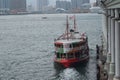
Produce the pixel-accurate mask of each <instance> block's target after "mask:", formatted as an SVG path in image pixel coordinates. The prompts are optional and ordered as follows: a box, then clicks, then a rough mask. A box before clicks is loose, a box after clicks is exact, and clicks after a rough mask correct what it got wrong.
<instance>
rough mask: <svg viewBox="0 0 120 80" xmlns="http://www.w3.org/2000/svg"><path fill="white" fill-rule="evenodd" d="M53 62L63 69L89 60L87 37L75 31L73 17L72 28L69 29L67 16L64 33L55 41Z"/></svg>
mask: <svg viewBox="0 0 120 80" xmlns="http://www.w3.org/2000/svg"><path fill="white" fill-rule="evenodd" d="M54 45H55V57H54V62H55V63H60V64H62V65H63V66H64V67H70V66H72V65H73V64H76V63H78V62H83V61H87V60H88V59H89V46H88V37H87V35H86V34H85V33H82V34H80V33H79V32H77V31H76V20H75V16H74V28H73V29H69V23H68V16H67V20H66V31H65V33H63V34H62V35H61V36H60V37H58V38H57V39H55V41H54Z"/></svg>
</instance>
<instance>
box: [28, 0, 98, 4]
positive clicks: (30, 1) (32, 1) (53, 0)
mask: <svg viewBox="0 0 120 80" xmlns="http://www.w3.org/2000/svg"><path fill="white" fill-rule="evenodd" d="M55 1H56V0H49V5H55ZM68 1H70V0H68ZM95 1H96V0H90V3H93V2H95ZM34 3H35V0H27V4H34Z"/></svg>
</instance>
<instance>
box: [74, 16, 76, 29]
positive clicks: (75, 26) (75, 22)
mask: <svg viewBox="0 0 120 80" xmlns="http://www.w3.org/2000/svg"><path fill="white" fill-rule="evenodd" d="M74 31H76V17H75V15H74Z"/></svg>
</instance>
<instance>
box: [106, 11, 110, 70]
mask: <svg viewBox="0 0 120 80" xmlns="http://www.w3.org/2000/svg"><path fill="white" fill-rule="evenodd" d="M106 17H107V25H106V26H107V49H108V50H107V60H106V64H105V70H106V71H107V72H109V64H110V61H111V32H110V31H111V27H110V26H111V20H110V11H109V10H107V15H106Z"/></svg>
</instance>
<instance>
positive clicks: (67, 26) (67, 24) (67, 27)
mask: <svg viewBox="0 0 120 80" xmlns="http://www.w3.org/2000/svg"><path fill="white" fill-rule="evenodd" d="M68 29H69V23H68V16H66V34H67V40H68V33H69V31H68Z"/></svg>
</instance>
